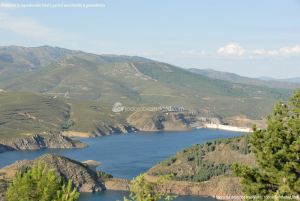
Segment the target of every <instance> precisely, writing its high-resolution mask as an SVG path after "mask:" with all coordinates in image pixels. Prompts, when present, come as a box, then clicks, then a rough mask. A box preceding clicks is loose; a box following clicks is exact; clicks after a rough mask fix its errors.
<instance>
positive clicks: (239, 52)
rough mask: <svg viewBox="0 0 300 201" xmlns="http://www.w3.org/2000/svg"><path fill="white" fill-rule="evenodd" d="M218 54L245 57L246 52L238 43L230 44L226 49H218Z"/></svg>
mask: <svg viewBox="0 0 300 201" xmlns="http://www.w3.org/2000/svg"><path fill="white" fill-rule="evenodd" d="M218 53H219V54H221V55H225V56H239V57H241V56H244V55H245V53H246V50H245V49H244V48H243V47H242V46H240V45H239V44H238V43H229V44H227V45H226V46H224V47H220V48H219V49H218Z"/></svg>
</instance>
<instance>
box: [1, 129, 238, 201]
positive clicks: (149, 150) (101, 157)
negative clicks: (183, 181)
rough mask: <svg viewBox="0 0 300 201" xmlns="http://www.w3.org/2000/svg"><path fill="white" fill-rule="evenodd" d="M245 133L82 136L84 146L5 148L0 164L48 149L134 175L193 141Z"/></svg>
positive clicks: (115, 195) (106, 197) (111, 198)
mask: <svg viewBox="0 0 300 201" xmlns="http://www.w3.org/2000/svg"><path fill="white" fill-rule="evenodd" d="M240 135H242V134H241V133H238V132H231V131H222V130H213V129H197V130H191V131H181V132H138V133H132V134H115V135H111V136H105V137H98V138H88V139H80V140H81V141H83V142H85V143H86V144H88V147H87V148H84V149H44V150H38V151H29V152H20V151H13V152H5V153H2V154H0V168H2V167H4V166H6V165H9V164H11V163H14V162H15V161H17V160H24V159H34V158H36V157H39V156H40V155H43V154H45V153H55V154H58V155H63V156H66V157H69V158H71V159H75V160H78V161H85V160H96V161H99V162H100V163H101V165H100V166H99V167H98V169H99V170H102V171H105V172H107V173H110V174H112V175H113V176H114V177H119V178H127V179H132V178H133V177H135V176H137V175H139V174H141V173H144V172H146V171H147V170H149V169H150V168H151V167H153V166H154V165H155V164H157V163H158V162H160V161H162V160H164V159H167V158H168V157H170V156H172V155H174V154H176V152H178V151H180V150H182V149H184V148H186V147H189V146H191V145H193V144H202V143H205V142H208V141H210V140H214V139H220V138H229V137H236V136H240ZM124 194H126V192H119V191H105V192H100V193H95V194H91V193H89V194H86V193H85V194H82V195H81V198H80V200H81V201H96V200H97V201H116V200H120V201H122V198H123V196H124ZM196 200H197V201H210V200H214V199H212V198H204V197H192V196H184V197H178V198H176V201H196Z"/></svg>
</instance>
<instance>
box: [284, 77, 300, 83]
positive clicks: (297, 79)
mask: <svg viewBox="0 0 300 201" xmlns="http://www.w3.org/2000/svg"><path fill="white" fill-rule="evenodd" d="M281 80H283V81H286V82H293V83H299V84H300V77H294V78H287V79H281Z"/></svg>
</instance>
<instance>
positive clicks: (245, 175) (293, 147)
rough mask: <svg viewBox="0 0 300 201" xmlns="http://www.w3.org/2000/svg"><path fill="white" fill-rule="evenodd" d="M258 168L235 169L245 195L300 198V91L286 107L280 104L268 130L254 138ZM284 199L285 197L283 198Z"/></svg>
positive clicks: (269, 123) (270, 118) (237, 167)
mask: <svg viewBox="0 0 300 201" xmlns="http://www.w3.org/2000/svg"><path fill="white" fill-rule="evenodd" d="M249 141H250V145H251V150H252V151H253V153H254V155H255V158H256V162H257V167H255V168H250V167H248V166H246V165H234V167H233V169H234V171H235V172H236V173H237V175H238V176H240V177H242V185H243V191H244V193H245V194H246V195H248V196H258V197H260V199H261V200H282V199H283V197H286V198H287V197H293V196H299V195H300V90H299V91H297V92H295V94H294V95H293V97H292V98H291V100H290V101H289V102H288V103H287V104H285V103H283V102H278V103H277V104H276V106H275V108H274V111H273V114H272V115H270V116H269V117H268V119H267V128H266V129H260V130H258V129H256V128H255V127H254V133H253V134H252V135H251V136H250V139H249ZM282 196H283V197H282Z"/></svg>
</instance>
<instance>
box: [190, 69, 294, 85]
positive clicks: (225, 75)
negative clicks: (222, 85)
mask: <svg viewBox="0 0 300 201" xmlns="http://www.w3.org/2000/svg"><path fill="white" fill-rule="evenodd" d="M189 71H190V72H193V73H197V74H200V75H204V76H206V77H209V78H212V79H219V80H225V81H229V82H233V83H240V84H249V85H255V86H263V87H269V88H285V89H297V88H299V87H300V78H295V79H293V78H291V79H273V78H269V77H261V78H250V77H245V76H240V75H238V74H235V73H229V72H223V71H216V70H213V69H197V68H190V69H189Z"/></svg>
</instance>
